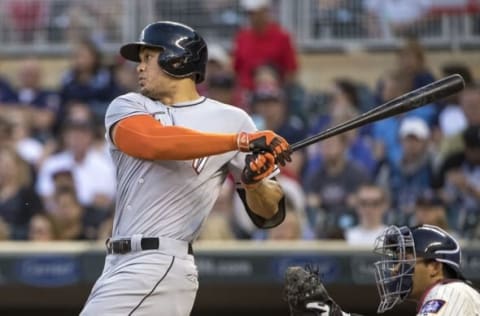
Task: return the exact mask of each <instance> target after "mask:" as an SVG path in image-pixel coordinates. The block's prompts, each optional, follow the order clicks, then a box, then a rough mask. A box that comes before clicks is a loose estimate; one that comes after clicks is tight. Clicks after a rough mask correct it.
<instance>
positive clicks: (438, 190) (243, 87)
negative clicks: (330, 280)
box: [0, 0, 480, 245]
mask: <svg viewBox="0 0 480 316" xmlns="http://www.w3.org/2000/svg"><path fill="white" fill-rule="evenodd" d="M371 2H374V1H371ZM241 3H242V6H243V9H244V10H245V11H246V13H247V16H248V20H249V21H248V22H249V23H248V25H245V26H243V27H242V28H240V29H239V30H238V31H237V33H236V35H235V37H234V38H233V40H232V46H231V47H232V49H231V51H227V50H226V49H225V48H224V47H222V46H220V45H217V44H216V43H210V45H209V61H208V65H207V77H206V80H205V82H203V83H202V84H200V85H199V86H198V89H199V90H200V91H201V93H202V94H203V95H206V96H208V97H210V98H213V99H216V100H219V101H221V102H225V103H229V104H232V105H235V106H238V107H241V108H242V109H244V110H245V111H247V112H248V113H249V114H250V115H251V116H252V118H253V119H254V121H255V122H256V124H257V126H258V128H259V129H270V130H274V131H275V132H276V133H278V134H280V135H282V136H283V137H285V138H286V139H287V140H288V141H289V142H290V143H295V142H297V141H299V140H302V139H304V138H306V137H307V136H309V135H313V134H316V133H318V132H320V131H322V130H325V129H327V128H330V127H332V126H335V125H337V124H339V123H341V122H344V121H346V120H348V119H351V118H353V117H355V116H357V115H359V114H360V113H363V112H365V111H367V110H369V109H371V108H372V107H373V106H374V105H378V104H382V103H384V102H387V101H389V100H392V99H394V98H396V97H398V96H400V95H402V94H404V93H406V92H408V91H411V90H413V89H416V88H419V87H421V86H423V85H426V84H428V83H431V82H433V81H435V80H436V79H438V78H435V76H434V74H433V72H432V71H431V69H429V66H428V53H426V52H425V50H424V48H423V47H422V45H421V41H418V40H415V39H413V38H410V39H405V41H404V42H403V45H402V46H401V47H400V48H399V49H398V51H396V53H395V62H394V64H392V65H391V68H390V69H385V71H384V73H383V75H382V76H381V77H380V78H378V82H377V85H376V86H375V87H373V88H372V87H369V86H367V85H366V84H365V83H363V82H359V81H355V80H352V79H350V78H348V77H339V78H336V79H335V80H333V81H332V82H331V85H330V87H328V89H325V90H323V91H315V92H312V91H308V92H307V91H306V90H305V89H304V88H303V87H302V85H301V84H299V82H298V80H297V76H298V73H299V72H300V71H301V69H299V64H298V60H297V59H298V53H297V51H296V49H295V46H294V40H293V39H292V35H291V34H289V33H288V32H287V31H285V29H284V28H282V26H280V25H279V24H278V23H277V22H276V21H275V20H274V19H273V18H272V16H271V15H270V14H269V1H266V0H255V1H253V0H250V1H249V0H245V1H241ZM94 43H95V41H94V39H93V40H92V38H88V39H83V38H82V39H81V40H78V41H77V42H76V46H75V47H74V48H73V49H72V50H71V55H70V66H69V68H68V69H67V70H66V71H65V73H64V74H63V77H62V79H61V81H60V82H58V86H57V88H56V89H52V90H49V89H46V88H45V85H44V81H43V78H44V77H43V76H44V74H43V73H42V67H41V62H40V61H39V60H38V59H36V58H34V57H29V58H25V60H23V62H22V64H21V67H20V70H19V71H18V73H17V74H16V75H17V81H16V82H18V84H15V85H14V86H13V85H12V84H11V83H10V82H8V81H7V80H6V79H0V239H4V240H8V239H12V240H104V239H106V238H107V237H108V236H109V234H110V232H111V226H112V221H113V210H114V203H115V170H114V166H113V164H112V162H111V160H110V157H109V154H108V151H107V149H106V143H105V130H104V125H103V118H104V114H105V111H106V108H107V106H108V104H109V102H110V101H111V100H112V99H114V98H115V97H116V96H119V95H121V94H123V93H126V92H129V91H135V90H137V79H136V71H135V65H134V64H132V63H130V62H127V61H125V60H122V59H121V58H117V57H115V58H113V59H112V58H110V60H113V61H114V62H113V63H109V64H106V63H105V60H106V58H105V56H102V52H101V51H100V50H99V48H98V47H97V46H96V45H95V44H94ZM439 68H440V70H441V76H442V77H443V76H447V75H450V74H453V73H459V74H461V75H462V76H463V78H464V79H465V82H466V88H465V89H464V90H463V91H462V92H460V93H458V94H456V95H454V96H451V97H449V98H447V99H443V100H441V101H439V102H437V103H434V104H430V105H427V106H425V107H422V108H419V109H417V110H414V111H411V112H408V113H406V114H403V115H400V116H395V117H392V118H388V119H385V120H382V121H379V122H377V123H373V124H369V125H367V126H364V127H362V128H359V129H356V130H353V131H350V132H347V133H344V134H341V135H338V136H335V137H331V138H328V139H326V140H324V141H322V142H320V143H317V144H315V145H311V146H308V147H307V148H306V149H305V150H300V151H296V152H295V153H294V154H293V161H292V163H290V164H288V165H287V166H285V167H283V168H282V172H281V175H280V176H278V181H280V182H281V183H282V186H283V188H284V191H285V193H286V205H287V212H286V218H285V221H284V222H283V223H282V224H281V225H280V226H278V227H277V228H274V229H272V230H268V231H261V230H258V229H256V228H255V227H254V226H253V224H252V223H251V221H250V220H249V218H248V215H247V214H246V213H245V211H244V210H243V207H242V203H241V201H240V200H239V198H238V197H237V194H236V189H237V187H236V184H235V183H233V181H232V179H231V178H227V181H226V182H225V184H224V186H223V190H222V192H221V194H220V197H219V199H218V201H217V203H216V205H215V207H214V210H213V211H212V213H211V215H210V217H209V218H208V220H207V222H206V225H205V228H204V230H203V231H202V234H201V236H200V239H204V240H208V239H217V240H227V239H256V240H265V239H275V240H280V239H289V240H295V239H345V240H346V241H347V242H349V243H351V244H369V245H371V244H373V240H374V238H375V237H376V236H377V235H379V233H380V232H381V231H382V230H383V229H384V228H385V227H386V225H389V224H396V225H403V224H410V225H413V224H422V223H428V224H434V225H437V226H440V227H442V228H444V229H446V230H448V231H451V232H452V233H453V234H455V235H456V236H457V237H459V238H463V239H475V238H476V239H478V238H480V85H479V83H478V81H477V80H478V79H477V78H474V77H473V76H472V74H471V71H470V69H469V68H468V67H467V66H465V65H464V64H462V63H460V62H457V61H452V62H451V63H446V64H444V65H440V67H439ZM353 71H354V70H353ZM219 119H221V118H219Z"/></svg>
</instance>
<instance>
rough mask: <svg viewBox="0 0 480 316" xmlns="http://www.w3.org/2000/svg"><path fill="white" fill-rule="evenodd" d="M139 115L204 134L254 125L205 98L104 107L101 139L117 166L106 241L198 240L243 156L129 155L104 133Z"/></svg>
mask: <svg viewBox="0 0 480 316" xmlns="http://www.w3.org/2000/svg"><path fill="white" fill-rule="evenodd" d="M145 114H147V115H152V116H153V117H154V118H155V119H156V120H158V121H160V122H161V123H162V124H163V125H166V126H167V125H176V126H183V127H188V128H191V129H194V130H198V131H205V132H214V133H238V132H240V131H246V132H252V131H255V130H256V127H255V125H254V123H253V121H252V119H251V118H250V117H249V116H248V114H247V113H246V112H244V111H242V110H240V109H238V108H236V107H234V106H230V105H226V104H222V103H220V102H217V101H214V100H211V99H208V98H205V97H201V98H199V99H198V100H196V101H194V102H188V103H183V104H182V103H181V104H175V105H173V106H165V105H163V104H162V103H160V102H156V101H153V100H151V99H149V98H147V97H145V96H143V95H141V94H138V93H128V94H125V95H123V96H120V97H118V98H116V99H115V100H114V101H113V102H112V103H111V105H110V106H109V108H108V110H107V113H106V118H105V124H106V129H107V140H108V142H109V146H110V152H111V156H112V159H113V161H114V164H115V166H116V168H117V197H116V212H115V218H114V224H113V234H112V237H113V238H120V237H129V236H132V235H134V234H143V235H144V236H164V237H169V238H172V239H177V240H184V241H189V242H191V241H193V240H194V239H195V238H196V237H197V236H198V234H199V231H200V227H201V225H202V223H203V222H204V221H205V219H206V217H207V215H208V213H209V211H210V209H211V208H212V206H213V204H214V202H215V200H216V199H217V196H218V193H219V190H220V184H221V183H222V182H223V181H224V179H225V177H226V175H227V173H228V171H230V172H231V173H232V174H233V176H234V177H235V179H236V180H237V182H238V181H239V179H240V175H241V171H242V169H243V167H244V164H245V153H241V152H238V151H231V152H227V153H224V154H221V155H215V156H210V157H205V158H201V159H196V160H193V161H192V160H185V161H171V160H159V161H147V160H141V159H137V158H134V157H131V156H129V155H127V154H125V153H123V152H121V151H120V150H119V149H118V148H117V147H116V146H115V145H114V144H113V142H112V140H111V138H110V137H109V136H108V132H109V131H110V129H111V127H112V126H113V125H114V124H115V123H117V122H118V121H120V120H121V119H124V118H126V117H129V116H133V115H145Z"/></svg>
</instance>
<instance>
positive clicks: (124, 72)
mask: <svg viewBox="0 0 480 316" xmlns="http://www.w3.org/2000/svg"><path fill="white" fill-rule="evenodd" d="M113 75H114V81H115V83H116V87H117V89H118V91H117V92H116V93H115V94H117V95H122V94H125V93H128V92H130V91H137V90H138V77H137V71H136V64H135V63H134V62H131V61H129V60H126V59H124V58H123V57H118V58H117V59H116V63H115V65H114V67H113Z"/></svg>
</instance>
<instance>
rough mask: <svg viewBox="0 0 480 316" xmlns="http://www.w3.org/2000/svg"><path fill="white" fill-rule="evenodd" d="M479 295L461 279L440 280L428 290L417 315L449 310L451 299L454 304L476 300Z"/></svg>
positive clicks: (437, 313)
mask: <svg viewBox="0 0 480 316" xmlns="http://www.w3.org/2000/svg"><path fill="white" fill-rule="evenodd" d="M479 297H480V296H479V294H478V292H477V291H476V290H475V289H474V288H473V287H471V286H470V285H469V284H467V283H465V282H463V281H460V280H448V281H446V282H441V283H438V284H437V285H435V286H434V287H433V288H432V289H430V290H429V292H428V293H427V295H426V296H425V299H424V300H423V302H422V305H421V307H420V309H419V312H418V314H417V315H440V314H441V313H440V312H441V311H446V312H448V311H450V308H451V303H452V301H454V302H455V303H456V304H458V303H459V302H464V303H469V302H474V301H477V300H478V298H479ZM449 303H450V304H449ZM444 306H445V307H444ZM449 306H450V307H449ZM442 315H443V314H442ZM446 315H447V314H446Z"/></svg>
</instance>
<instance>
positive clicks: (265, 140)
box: [237, 131, 292, 166]
mask: <svg viewBox="0 0 480 316" xmlns="http://www.w3.org/2000/svg"><path fill="white" fill-rule="evenodd" d="M237 145H238V149H239V150H240V151H243V152H250V151H251V152H254V153H258V152H270V153H272V154H273V155H274V158H275V161H276V162H277V163H279V164H280V165H282V166H285V164H286V163H287V162H290V161H292V159H291V157H290V155H291V150H290V145H289V144H288V142H287V141H286V140H285V139H284V138H283V137H281V136H279V135H277V134H275V133H274V132H272V131H259V132H255V133H245V132H241V133H239V134H238V136H237Z"/></svg>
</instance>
